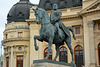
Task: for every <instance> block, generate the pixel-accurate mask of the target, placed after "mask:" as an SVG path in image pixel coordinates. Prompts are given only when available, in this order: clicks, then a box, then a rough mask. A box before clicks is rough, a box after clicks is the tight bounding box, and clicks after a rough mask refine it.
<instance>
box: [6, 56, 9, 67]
mask: <svg viewBox="0 0 100 67" xmlns="http://www.w3.org/2000/svg"><path fill="white" fill-rule="evenodd" d="M6 67H9V57H6Z"/></svg>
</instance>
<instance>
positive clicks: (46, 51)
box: [44, 47, 52, 60]
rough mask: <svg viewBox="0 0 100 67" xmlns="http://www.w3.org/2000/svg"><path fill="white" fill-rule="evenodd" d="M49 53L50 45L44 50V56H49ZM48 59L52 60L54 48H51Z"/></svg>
mask: <svg viewBox="0 0 100 67" xmlns="http://www.w3.org/2000/svg"><path fill="white" fill-rule="evenodd" d="M47 54H48V47H47V48H46V49H45V50H44V58H45V57H46V56H47ZM48 59H49V60H52V50H50V56H49V58H48Z"/></svg>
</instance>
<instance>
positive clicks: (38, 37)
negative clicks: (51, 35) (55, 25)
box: [34, 36, 43, 51]
mask: <svg viewBox="0 0 100 67" xmlns="http://www.w3.org/2000/svg"><path fill="white" fill-rule="evenodd" d="M36 39H37V40H39V41H43V40H42V37H41V36H34V46H35V50H36V51H37V50H38V49H39V47H38V46H37V42H36Z"/></svg>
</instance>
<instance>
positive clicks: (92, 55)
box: [87, 21, 95, 67]
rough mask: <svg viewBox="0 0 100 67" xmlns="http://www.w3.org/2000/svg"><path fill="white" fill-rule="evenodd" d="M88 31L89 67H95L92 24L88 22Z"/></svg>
mask: <svg viewBox="0 0 100 67" xmlns="http://www.w3.org/2000/svg"><path fill="white" fill-rule="evenodd" d="M87 24H88V29H89V46H90V48H89V50H90V67H95V46H94V32H93V27H94V22H93V21H88V22H87Z"/></svg>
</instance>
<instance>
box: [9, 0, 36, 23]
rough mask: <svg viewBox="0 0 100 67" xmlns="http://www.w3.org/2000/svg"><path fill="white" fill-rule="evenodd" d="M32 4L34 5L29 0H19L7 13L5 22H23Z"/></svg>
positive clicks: (27, 17) (27, 16)
mask: <svg viewBox="0 0 100 67" xmlns="http://www.w3.org/2000/svg"><path fill="white" fill-rule="evenodd" d="M32 6H35V5H34V4H32V3H30V2H29V0H20V1H19V2H18V3H16V4H14V5H13V6H12V8H11V9H10V11H9V13H8V15H7V23H11V22H25V19H29V15H30V13H29V12H30V8H31V7H32Z"/></svg>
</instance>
